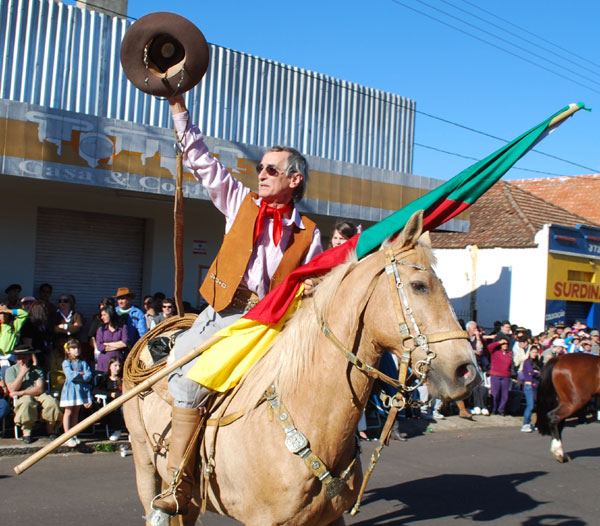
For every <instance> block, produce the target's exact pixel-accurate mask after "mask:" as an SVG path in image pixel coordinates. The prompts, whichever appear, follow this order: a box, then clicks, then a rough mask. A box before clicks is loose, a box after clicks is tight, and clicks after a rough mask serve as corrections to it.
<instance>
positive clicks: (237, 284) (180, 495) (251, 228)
mask: <svg viewBox="0 0 600 526" xmlns="http://www.w3.org/2000/svg"><path fill="white" fill-rule="evenodd" d="M169 103H170V106H171V113H172V115H173V121H174V125H175V130H176V133H177V138H178V142H179V144H180V146H181V148H182V151H183V156H184V162H185V163H186V165H187V167H188V168H189V169H190V170H191V171H192V173H193V174H194V177H195V178H196V179H197V180H198V181H199V182H200V183H202V185H204V187H205V188H206V190H207V192H208V194H209V196H210V198H211V200H212V202H213V203H214V205H215V206H216V207H217V208H218V210H219V211H220V212H222V213H223V215H224V216H225V220H226V227H225V232H226V234H225V238H224V240H223V244H222V246H221V249H220V250H219V253H218V254H217V257H216V258H215V260H214V261H213V263H212V265H211V267H210V270H209V272H208V275H207V277H206V279H205V280H204V283H203V284H202V287H201V288H200V292H201V294H202V296H203V297H204V298H205V299H206V301H207V302H208V304H209V305H208V307H207V308H206V309H205V310H204V311H202V313H201V314H200V315H199V316H198V318H197V319H196V321H195V322H194V324H193V326H192V327H191V328H190V329H189V330H187V331H185V332H184V333H182V334H180V335H179V336H178V337H177V339H176V340H175V345H174V348H173V352H174V354H175V357H176V358H180V357H181V356H183V355H184V354H186V353H187V352H188V351H189V350H191V349H192V348H194V347H196V346H198V345H200V344H201V343H202V342H204V341H206V340H207V339H208V338H209V337H211V336H212V335H213V334H215V333H216V332H217V331H219V330H220V329H222V328H224V327H226V326H228V325H231V324H232V323H234V322H235V321H237V320H238V319H239V318H241V317H242V316H243V315H244V314H245V313H246V312H247V311H248V310H250V309H251V308H252V307H253V306H254V305H255V304H256V303H257V302H258V300H260V299H262V298H263V297H264V296H265V295H266V294H267V293H268V292H269V290H270V289H272V288H273V287H275V286H276V285H278V284H279V283H281V281H282V280H283V279H284V278H285V277H286V276H287V275H288V274H289V273H290V272H291V271H292V270H294V269H295V268H296V267H298V266H300V265H303V264H305V263H307V262H308V261H309V260H310V259H312V258H313V257H314V256H315V255H317V254H319V253H320V252H321V251H322V249H321V234H320V232H319V229H318V228H317V227H316V225H315V223H314V222H312V221H311V220H310V219H308V218H306V217H304V216H302V215H300V213H299V212H298V210H297V209H296V207H295V206H294V204H295V203H297V202H299V201H300V200H301V199H302V197H303V195H304V192H305V190H306V184H307V182H308V165H307V162H306V159H305V158H304V157H303V156H302V155H301V154H300V153H299V152H298V151H296V150H294V149H293V148H288V147H281V146H275V147H273V148H271V149H270V150H269V151H267V152H266V153H265V154H264V155H263V158H262V161H261V162H260V164H258V166H257V167H256V169H257V175H258V193H254V192H251V191H250V189H249V188H247V187H245V186H244V185H242V184H241V183H240V182H239V181H238V180H237V179H235V178H234V177H232V176H231V174H230V173H229V172H228V171H227V169H226V168H225V167H224V166H223V165H222V164H221V163H220V162H219V161H218V160H216V159H215V158H213V157H212V156H211V155H210V154H209V152H208V147H207V146H206V144H205V143H204V139H203V136H202V134H201V132H200V130H199V129H198V128H197V127H196V126H193V125H191V124H190V122H189V115H188V113H187V110H186V107H185V102H184V100H183V97H182V96H181V95H178V96H174V97H171V98H170V99H169ZM305 286H306V289H310V287H311V286H312V282H311V281H310V280H307V283H306V284H305ZM306 289H305V290H306ZM195 361H196V360H193V361H191V362H189V363H188V364H187V365H185V366H184V367H182V368H180V369H178V370H176V371H175V372H174V373H172V374H171V376H170V377H169V392H170V393H171V395H172V396H173V412H172V430H171V437H172V438H171V444H170V447H169V453H168V461H167V469H168V472H169V476H171V477H173V478H175V474H176V471H177V470H178V469H180V473H179V474H178V481H177V483H176V484H172V485H171V486H172V488H173V489H171V490H170V491H168V492H166V493H163V494H161V495H160V496H158V497H157V498H155V499H154V501H153V503H152V506H153V508H155V509H158V510H161V511H163V512H165V513H167V514H169V515H176V514H185V513H186V512H187V509H188V503H189V501H190V499H191V496H192V488H193V487H194V478H193V473H194V462H195V452H194V449H195V448H194V445H193V444H190V443H191V442H192V440H193V439H194V436H195V435H196V430H197V428H198V426H199V425H200V422H201V415H202V412H203V411H204V406H205V404H206V402H207V399H208V397H209V396H210V394H211V391H210V390H209V389H208V388H206V387H203V386H202V385H200V384H199V383H197V382H195V381H193V380H191V379H189V378H188V377H187V374H188V372H189V371H190V369H191V368H192V367H193V365H194V363H195ZM190 445H191V446H192V447H190ZM188 448H189V449H190V451H191V453H190V454H188V456H187V458H186V456H185V455H186V451H187V449H188ZM182 463H184V465H183V467H182V468H180V466H181V464H182Z"/></svg>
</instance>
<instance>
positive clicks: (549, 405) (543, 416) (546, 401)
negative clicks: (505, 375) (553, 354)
mask: <svg viewBox="0 0 600 526" xmlns="http://www.w3.org/2000/svg"><path fill="white" fill-rule="evenodd" d="M556 362H557V359H556V358H552V359H551V360H550V361H548V363H547V364H546V365H545V366H544V369H543V370H542V379H541V380H540V383H539V385H538V388H537V397H536V401H535V403H536V407H537V409H536V411H537V422H536V427H537V428H538V431H539V432H540V434H541V435H549V434H550V422H549V420H548V412H549V411H551V410H552V409H554V408H555V407H556V406H558V396H557V394H556V389H555V388H554V382H553V381H552V372H553V371H554V366H555V365H556Z"/></svg>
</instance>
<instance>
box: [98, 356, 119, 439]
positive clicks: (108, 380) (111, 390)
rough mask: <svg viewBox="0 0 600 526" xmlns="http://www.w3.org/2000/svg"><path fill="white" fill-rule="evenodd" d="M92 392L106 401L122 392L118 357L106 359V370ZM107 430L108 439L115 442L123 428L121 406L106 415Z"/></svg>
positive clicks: (110, 400) (111, 399)
mask: <svg viewBox="0 0 600 526" xmlns="http://www.w3.org/2000/svg"><path fill="white" fill-rule="evenodd" d="M94 394H99V395H103V396H105V397H106V402H107V403H109V402H112V401H113V400H114V399H115V398H118V397H119V396H121V394H123V367H122V364H121V360H120V359H119V358H111V359H110V360H109V361H108V370H107V371H106V372H105V373H104V374H103V375H102V377H101V378H100V380H99V381H98V385H97V386H96V388H95V389H94ZM106 422H107V424H108V430H109V432H110V436H109V437H108V438H109V440H111V441H112V442H115V441H117V440H119V437H120V436H121V430H122V429H123V428H124V425H125V424H124V421H123V413H122V411H121V408H119V409H117V410H116V411H113V412H112V413H109V414H108V415H107V417H106Z"/></svg>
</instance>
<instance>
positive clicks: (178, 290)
mask: <svg viewBox="0 0 600 526" xmlns="http://www.w3.org/2000/svg"><path fill="white" fill-rule="evenodd" d="M175 137H177V133H175ZM176 144H177V155H176V156H175V204H174V206H173V223H174V226H173V228H174V235H173V254H174V256H175V305H176V306H177V314H178V315H179V316H183V315H184V312H183V292H182V290H183V154H182V153H181V148H180V145H179V142H177V143H176Z"/></svg>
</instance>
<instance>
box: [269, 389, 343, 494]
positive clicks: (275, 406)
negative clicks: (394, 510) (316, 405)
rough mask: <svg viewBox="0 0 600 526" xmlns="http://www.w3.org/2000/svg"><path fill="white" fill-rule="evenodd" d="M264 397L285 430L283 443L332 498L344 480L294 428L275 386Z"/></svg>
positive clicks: (341, 488) (340, 489) (340, 488)
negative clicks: (331, 469) (334, 474)
mask: <svg viewBox="0 0 600 526" xmlns="http://www.w3.org/2000/svg"><path fill="white" fill-rule="evenodd" d="M264 397H265V399H266V400H267V402H268V404H269V407H270V408H271V410H272V411H273V413H274V415H275V418H276V419H277V421H278V422H279V424H280V425H281V427H282V428H283V430H284V431H285V434H286V439H285V445H286V447H287V448H288V450H289V451H290V452H291V453H294V454H296V455H298V456H299V457H300V458H301V459H302V460H303V461H304V463H305V464H306V467H307V468H308V469H309V470H310V471H311V473H312V474H313V475H314V476H315V477H317V478H318V479H319V480H320V481H321V482H322V483H323V485H324V486H325V497H326V498H327V500H331V499H333V497H335V496H336V495H338V494H339V493H340V492H341V491H342V490H343V489H344V488H345V487H346V480H344V479H343V478H339V477H334V476H333V475H332V474H331V473H330V472H329V470H328V469H327V466H326V465H325V463H324V462H323V461H322V460H321V459H320V458H319V457H318V456H317V454H316V453H315V452H314V451H313V450H312V449H311V448H310V444H309V442H308V439H307V438H306V436H304V434H303V433H301V432H300V431H298V429H296V426H295V425H294V421H293V420H292V417H291V416H290V413H289V411H288V410H287V409H286V407H285V406H284V405H283V403H282V402H281V401H280V400H279V396H278V395H277V392H276V391H275V386H271V387H270V388H269V389H268V390H267V391H266V392H265V394H264ZM345 472H348V470H345ZM347 474H348V473H347Z"/></svg>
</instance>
